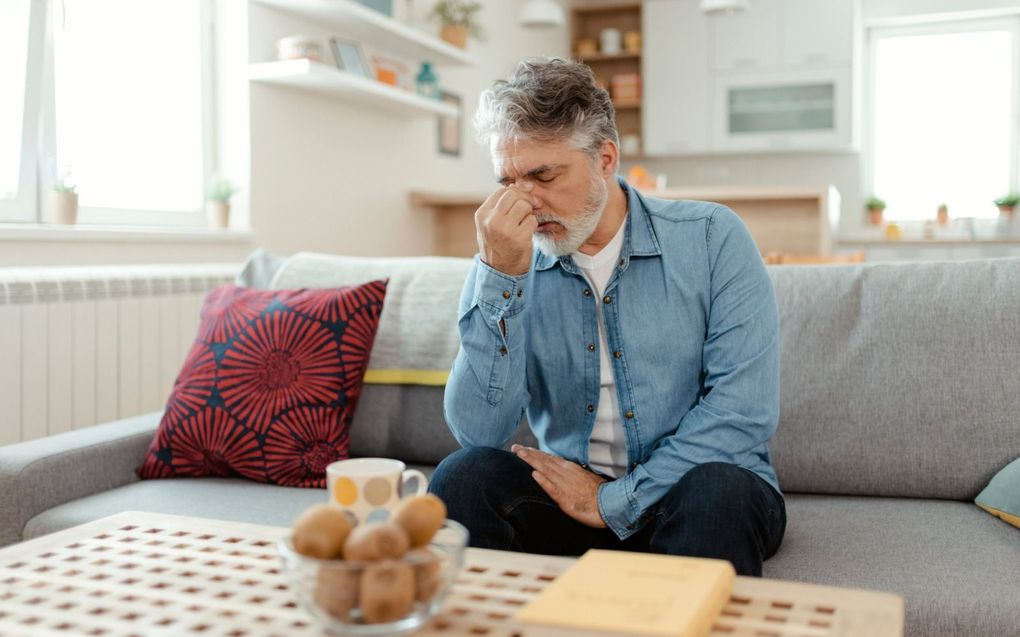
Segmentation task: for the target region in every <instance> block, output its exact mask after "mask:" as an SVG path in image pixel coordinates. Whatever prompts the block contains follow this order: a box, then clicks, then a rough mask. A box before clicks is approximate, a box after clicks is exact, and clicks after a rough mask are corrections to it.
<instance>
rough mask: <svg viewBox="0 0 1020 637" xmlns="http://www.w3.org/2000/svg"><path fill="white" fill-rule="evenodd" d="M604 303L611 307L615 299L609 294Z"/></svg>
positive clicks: (603, 299) (603, 300)
mask: <svg viewBox="0 0 1020 637" xmlns="http://www.w3.org/2000/svg"><path fill="white" fill-rule="evenodd" d="M602 302H603V303H605V304H606V305H609V304H610V303H612V302H613V297H611V296H609V295H608V294H607V295H605V296H604V297H602Z"/></svg>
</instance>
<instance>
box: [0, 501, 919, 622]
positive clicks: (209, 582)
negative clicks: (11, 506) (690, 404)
mask: <svg viewBox="0 0 1020 637" xmlns="http://www.w3.org/2000/svg"><path fill="white" fill-rule="evenodd" d="M286 532H287V529H283V528H278V527H269V526H259V525H254V524H242V523H237V522H223V521H217V520H208V519H204V518H191V517H182V516H173V515H163V514H156V513H141V512H126V513H121V514H117V515H114V516H110V517H108V518H103V519H102V520H97V521H95V522H91V523H88V524H83V525H81V526H77V527H74V528H71V529H67V530H65V531H60V532H58V533H54V534H51V535H47V536H44V537H40V538H37V539H34V540H30V541H27V542H22V543H20V544H15V545H12V546H8V547H6V548H3V549H0V636H8V635H10V636H12V637H13V636H17V637H35V636H45V637H70V636H71V635H97V636H105V637H161V636H167V637H169V636H171V635H173V636H175V637H182V636H187V637H200V636H203V637H305V636H321V635H323V633H322V631H320V630H319V629H318V628H317V627H316V626H315V625H314V623H313V621H312V619H311V617H310V616H308V615H307V614H306V613H305V611H304V609H302V608H300V607H299V606H298V604H297V600H296V598H295V596H294V595H293V594H292V593H291V592H290V590H289V589H288V587H287V582H286V579H285V575H284V573H283V572H282V570H281V564H280V560H279V557H278V556H277V554H276V549H275V546H274V543H275V541H276V540H277V539H278V538H279V537H281V536H282V535H283V534H285V533H286ZM572 562H573V559H572V558H558V557H547V556H541V555H528V554H520V553H506V552H502V551H489V550H482V549H468V551H467V555H466V559H465V566H464V569H463V571H462V572H461V574H460V576H459V577H458V579H457V581H456V583H455V585H454V589H453V591H452V593H451V594H450V596H449V598H448V599H447V602H446V604H445V606H444V608H443V611H442V612H441V613H440V615H439V616H438V617H436V618H435V619H434V620H433V621H432V622H431V623H430V624H429V625H428V626H426V627H425V628H424V629H423V630H422V631H420V633H418V634H420V635H425V636H427V637H454V636H458V635H487V636H490V637H511V636H519V635H521V628H520V626H519V625H517V624H515V623H514V622H513V619H512V617H513V615H514V614H515V613H516V612H517V610H518V609H519V608H520V607H521V606H523V605H524V604H526V603H527V602H528V601H529V600H530V599H531V598H533V597H534V596H535V595H536V594H537V593H539V592H540V591H541V590H542V588H543V587H544V586H545V585H546V584H547V583H548V582H550V581H552V580H553V579H555V578H556V575H557V574H559V573H560V572H562V571H563V570H564V569H566V568H567V567H569V566H570V564H571V563H572ZM902 634H903V600H902V599H901V598H900V597H898V596H896V595H891V594H888V593H878V592H872V591H862V590H854V589H844V588H834V587H828V586H815V585H811V584H800V583H793V582H782V581H777V580H761V579H756V578H748V577H738V578H737V580H736V582H735V584H734V587H733V594H732V596H731V598H730V602H729V603H728V604H727V606H726V607H725V609H724V610H723V612H722V615H721V616H720V618H719V620H718V621H717V622H716V624H715V626H714V627H713V629H712V635H729V636H731V637H795V636H796V637H837V636H838V637H851V636H857V635H860V636H862V637H865V636H866V637H898V636H901V635H902Z"/></svg>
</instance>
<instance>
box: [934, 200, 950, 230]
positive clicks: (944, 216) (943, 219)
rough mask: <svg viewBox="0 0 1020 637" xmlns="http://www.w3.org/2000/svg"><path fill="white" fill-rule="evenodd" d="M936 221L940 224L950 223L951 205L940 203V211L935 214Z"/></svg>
mask: <svg viewBox="0 0 1020 637" xmlns="http://www.w3.org/2000/svg"><path fill="white" fill-rule="evenodd" d="M935 221H936V222H938V224H939V225H940V226H948V225H949V206H947V205H946V204H944V203H940V204H939V209H938V212H937V213H936V214H935Z"/></svg>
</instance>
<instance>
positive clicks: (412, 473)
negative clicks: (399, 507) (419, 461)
mask: <svg viewBox="0 0 1020 637" xmlns="http://www.w3.org/2000/svg"><path fill="white" fill-rule="evenodd" d="M410 478H413V479H415V480H417V482H418V486H417V487H416V488H415V493H414V495H424V494H425V492H426V491H428V488H429V479H428V478H426V477H425V474H424V473H422V472H421V471H418V470H417V469H405V470H404V473H402V474H401V475H400V485H401V487H400V490H401V491H403V490H404V485H405V484H407V481H408V479H410ZM400 497H404V494H403V493H401V494H400Z"/></svg>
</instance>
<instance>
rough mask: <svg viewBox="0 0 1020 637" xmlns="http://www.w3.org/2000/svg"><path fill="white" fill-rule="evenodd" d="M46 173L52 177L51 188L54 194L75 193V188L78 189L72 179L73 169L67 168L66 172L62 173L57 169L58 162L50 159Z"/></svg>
mask: <svg viewBox="0 0 1020 637" xmlns="http://www.w3.org/2000/svg"><path fill="white" fill-rule="evenodd" d="M46 171H47V172H48V173H49V176H50V188H52V189H53V192H74V191H75V190H74V189H75V188H77V187H78V185H77V184H76V183H74V180H72V179H71V168H70V167H67V168H66V169H65V170H63V171H60V170H59V169H58V168H57V161H56V160H55V159H50V160H48V161H47V162H46Z"/></svg>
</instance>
